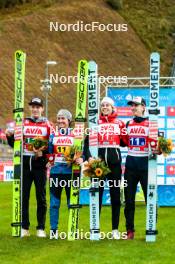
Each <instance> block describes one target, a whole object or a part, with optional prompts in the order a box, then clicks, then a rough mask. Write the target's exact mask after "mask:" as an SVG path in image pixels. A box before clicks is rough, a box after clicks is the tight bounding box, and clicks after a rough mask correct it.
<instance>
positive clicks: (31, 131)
mask: <svg viewBox="0 0 175 264" xmlns="http://www.w3.org/2000/svg"><path fill="white" fill-rule="evenodd" d="M25 134H27V135H42V130H41V129H40V128H38V127H37V128H32V127H31V128H27V129H26V131H25Z"/></svg>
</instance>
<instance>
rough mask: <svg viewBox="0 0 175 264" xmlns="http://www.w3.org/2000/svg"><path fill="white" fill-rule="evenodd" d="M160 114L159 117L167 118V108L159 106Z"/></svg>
mask: <svg viewBox="0 0 175 264" xmlns="http://www.w3.org/2000/svg"><path fill="white" fill-rule="evenodd" d="M159 110H160V114H159V116H165V106H159Z"/></svg>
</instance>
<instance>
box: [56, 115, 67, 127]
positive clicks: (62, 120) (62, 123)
mask: <svg viewBox="0 0 175 264" xmlns="http://www.w3.org/2000/svg"><path fill="white" fill-rule="evenodd" d="M57 123H58V127H59V128H68V127H69V120H68V119H67V118H66V117H64V116H58V117H57Z"/></svg>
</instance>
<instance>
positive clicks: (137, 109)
mask: <svg viewBox="0 0 175 264" xmlns="http://www.w3.org/2000/svg"><path fill="white" fill-rule="evenodd" d="M131 110H132V113H133V115H134V116H140V117H141V116H143V114H144V111H145V106H144V105H141V104H139V105H138V104H134V103H132V105H131Z"/></svg>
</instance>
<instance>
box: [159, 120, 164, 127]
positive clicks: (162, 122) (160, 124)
mask: <svg viewBox="0 0 175 264" xmlns="http://www.w3.org/2000/svg"><path fill="white" fill-rule="evenodd" d="M158 127H159V128H160V127H161V128H164V127H165V119H164V118H159V119H158Z"/></svg>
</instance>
